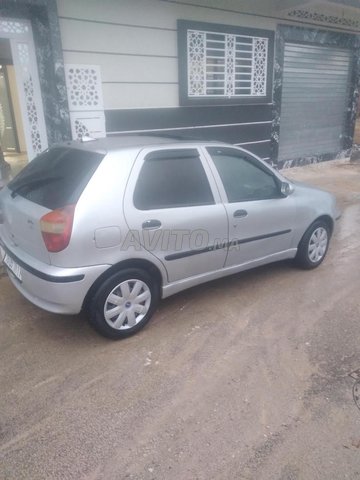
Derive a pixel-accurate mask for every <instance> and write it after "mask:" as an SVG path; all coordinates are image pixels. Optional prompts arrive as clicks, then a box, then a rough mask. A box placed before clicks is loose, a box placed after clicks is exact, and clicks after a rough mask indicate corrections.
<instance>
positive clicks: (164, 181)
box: [134, 149, 215, 210]
mask: <svg viewBox="0 0 360 480" xmlns="http://www.w3.org/2000/svg"><path fill="white" fill-rule="evenodd" d="M214 203H215V202H214V197H213V194H212V192H211V188H210V185H209V181H208V178H207V176H206V173H205V170H204V167H203V166H202V163H201V160H200V157H199V152H198V151H197V150H196V149H181V150H161V151H158V152H152V153H151V154H149V155H147V157H146V158H145V162H144V165H143V166H142V169H141V171H140V174H139V178H138V181H137V184H136V187H135V192H134V205H135V207H136V208H137V209H139V210H152V209H159V208H176V207H190V206H198V205H212V204H214Z"/></svg>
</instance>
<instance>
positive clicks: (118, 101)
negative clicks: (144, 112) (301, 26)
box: [58, 0, 276, 110]
mask: <svg viewBox="0 0 360 480" xmlns="http://www.w3.org/2000/svg"><path fill="white" fill-rule="evenodd" d="M215 3H216V2H215ZM58 13H59V19H60V29H61V36H62V44H63V51H64V63H75V64H77V63H79V64H95V65H100V67H101V74H102V84H103V95H104V107H105V110H108V109H123V108H124V109H126V108H164V107H177V106H178V105H179V94H178V64H177V62H178V59H177V25H176V22H177V20H178V19H185V20H194V21H204V22H212V23H223V24H226V25H237V26H243V27H249V26H251V27H254V28H263V29H269V30H275V28H276V21H275V20H273V19H266V18H259V17H256V16H248V15H242V14H234V13H231V12H228V11H222V10H221V9H220V8H219V7H215V8H214V9H211V8H200V7H194V6H188V5H179V4H175V3H174V4H173V3H167V2H163V1H159V0H146V1H143V0H120V1H114V0H103V1H101V2H99V1H96V0H88V1H87V2H86V7H84V2H82V1H79V0H58Z"/></svg>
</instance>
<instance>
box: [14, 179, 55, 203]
mask: <svg viewBox="0 0 360 480" xmlns="http://www.w3.org/2000/svg"><path fill="white" fill-rule="evenodd" d="M62 179H63V177H60V176H57V177H54V176H52V177H42V178H37V179H33V180H28V181H27V182H26V181H24V182H22V183H21V184H20V185H18V186H16V187H15V188H14V189H13V190H12V192H11V196H12V198H15V197H16V196H17V195H19V193H20V192H22V191H23V190H25V192H26V193H29V192H31V191H32V190H36V188H37V187H41V185H46V184H47V183H53V182H57V181H58V180H62ZM10 189H11V187H10Z"/></svg>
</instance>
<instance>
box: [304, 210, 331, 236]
mask: <svg viewBox="0 0 360 480" xmlns="http://www.w3.org/2000/svg"><path fill="white" fill-rule="evenodd" d="M319 221H323V222H325V223H326V224H327V225H328V227H329V233H330V236H331V235H332V233H333V231H334V220H333V219H332V218H331V216H330V215H320V217H318V218H317V219H316V220H314V221H313V222H312V224H311V225H313V224H314V223H315V222H319ZM311 225H309V227H311Z"/></svg>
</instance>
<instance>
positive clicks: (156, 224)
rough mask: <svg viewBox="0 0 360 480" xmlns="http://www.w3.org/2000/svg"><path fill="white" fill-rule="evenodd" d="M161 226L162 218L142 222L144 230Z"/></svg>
mask: <svg viewBox="0 0 360 480" xmlns="http://www.w3.org/2000/svg"><path fill="white" fill-rule="evenodd" d="M160 227H161V222H160V220H146V222H144V223H143V224H142V228H143V229H144V230H152V229H155V228H160Z"/></svg>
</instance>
